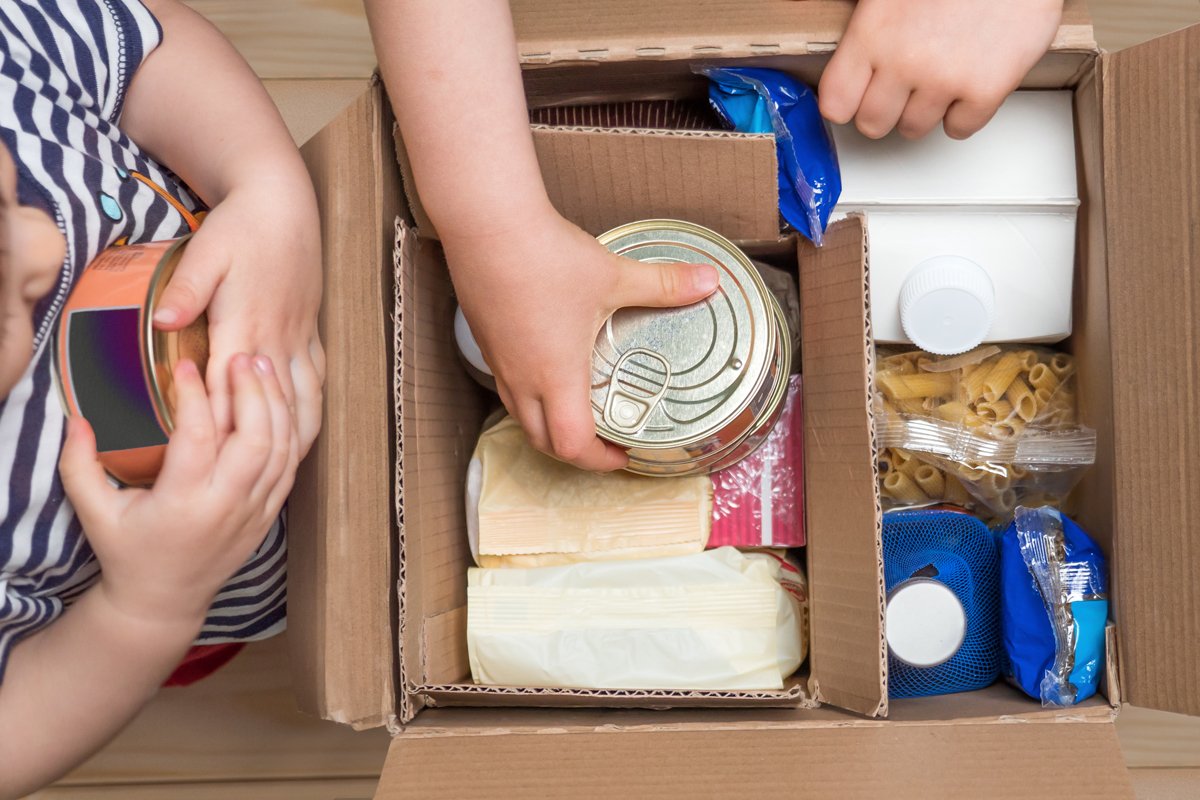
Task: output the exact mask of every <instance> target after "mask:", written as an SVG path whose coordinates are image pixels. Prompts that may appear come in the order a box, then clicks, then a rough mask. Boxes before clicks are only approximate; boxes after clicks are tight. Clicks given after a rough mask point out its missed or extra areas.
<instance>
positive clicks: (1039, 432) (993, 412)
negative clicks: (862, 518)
mask: <svg viewBox="0 0 1200 800" xmlns="http://www.w3.org/2000/svg"><path fill="white" fill-rule="evenodd" d="M875 388H876V392H875V435H876V445H877V446H878V448H879V450H880V465H879V466H880V482H881V486H880V488H881V493H882V495H883V499H884V504H885V506H886V507H889V508H894V507H912V506H925V505H934V504H938V503H952V504H955V505H959V506H962V507H964V508H966V509H968V510H971V511H974V512H976V513H978V514H979V515H980V516H982V517H984V518H985V519H988V520H989V521H990V522H993V523H1006V522H1007V521H1008V520H1009V519H1011V516H1012V511H1013V509H1014V508H1016V507H1017V505H1018V504H1021V505H1037V506H1041V505H1051V506H1062V505H1063V504H1064V503H1065V502H1066V500H1067V498H1068V496H1069V495H1070V493H1071V490H1072V489H1074V487H1075V484H1076V483H1077V482H1078V480H1079V478H1080V476H1081V475H1082V473H1083V470H1085V469H1086V468H1087V467H1088V466H1090V465H1091V464H1092V463H1093V462H1094V461H1095V459H1096V432H1095V431H1094V430H1092V429H1091V428H1088V427H1087V426H1085V425H1083V424H1081V423H1080V421H1079V412H1078V406H1077V402H1076V392H1075V360H1074V358H1073V357H1072V356H1070V355H1068V354H1066V353H1059V352H1055V351H1052V350H1048V349H1046V348H1037V347H1029V346H1025V345H1018V346H1012V345H1005V346H999V345H986V346H983V347H980V348H977V349H975V350H972V351H970V352H968V353H964V354H962V355H957V356H950V357H939V356H933V355H930V354H928V353H925V352H923V351H920V350H915V351H913V350H902V349H895V348H883V347H881V348H879V349H878V352H877V354H876V374H875Z"/></svg>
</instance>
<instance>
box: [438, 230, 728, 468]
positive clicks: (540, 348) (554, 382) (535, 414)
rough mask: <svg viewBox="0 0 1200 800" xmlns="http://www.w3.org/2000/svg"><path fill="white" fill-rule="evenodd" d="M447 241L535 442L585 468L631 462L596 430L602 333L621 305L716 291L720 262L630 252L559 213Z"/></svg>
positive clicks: (693, 298)
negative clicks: (594, 396)
mask: <svg viewBox="0 0 1200 800" xmlns="http://www.w3.org/2000/svg"><path fill="white" fill-rule="evenodd" d="M442 239H443V245H444V246H445V249H446V255H447V258H448V260H449V262H450V269H451V272H452V274H453V277H454V285H455V288H456V290H457V292H458V298H459V302H460V303H461V304H462V308H463V312H464V313H465V314H466V316H467V319H468V320H469V321H470V323H471V330H472V332H473V333H474V335H475V338H476V339H477V340H478V342H479V345H480V347H481V349H482V350H483V353H484V357H485V358H486V359H487V362H488V366H489V367H491V370H492V372H493V373H494V374H495V376H496V384H497V387H498V389H499V392H500V399H501V400H503V401H504V405H505V406H506V407H507V408H508V410H509V412H510V413H511V414H512V415H513V416H514V417H516V418H517V419H518V420H519V421H520V423H521V425H522V427H524V429H525V432H526V434H527V435H528V436H529V440H530V442H531V443H532V444H533V445H534V447H536V448H537V449H539V450H541V451H542V452H544V453H547V454H548V455H551V456H554V457H556V458H559V459H561V460H563V461H567V462H570V463H572V464H574V465H576V466H578V467H581V468H583V469H590V470H596V471H608V470H614V469H620V468H621V467H623V466H625V464H626V463H627V462H628V458H627V456H626V455H625V452H624V451H623V450H622V449H621V448H619V447H617V446H616V445H613V444H610V443H607V442H604V441H602V440H601V439H599V438H598V437H597V436H596V426H595V422H594V420H593V417H592V407H591V399H590V391H591V390H590V384H591V366H590V364H591V353H592V347H593V345H594V344H595V341H596V334H597V333H598V332H599V331H600V328H601V327H602V326H603V324H604V322H605V321H606V320H607V319H608V318H609V316H611V315H612V313H613V312H614V311H616V310H617V309H619V308H623V307H626V306H642V307H671V306H681V305H687V304H689V303H695V302H698V301H700V300H702V299H704V298H705V297H707V296H708V295H709V294H711V293H712V292H713V290H714V289H716V286H717V272H716V270H715V269H714V268H713V267H711V266H697V265H691V264H648V263H642V262H638V261H631V260H628V259H624V258H620V257H618V256H615V255H613V254H612V253H610V252H609V251H608V250H606V249H605V248H604V247H603V246H601V245H600V244H599V243H598V242H597V241H596V240H595V239H594V238H592V237H591V236H589V235H588V234H586V233H584V232H583V231H581V230H580V229H579V228H577V227H575V226H574V225H572V224H570V223H569V222H567V221H566V220H564V219H563V218H562V217H560V216H558V214H556V213H554V212H552V211H550V212H547V213H545V214H543V215H542V216H541V217H538V218H536V219H529V220H527V221H526V224H524V225H522V227H521V229H520V230H519V231H514V232H507V233H504V234H501V235H499V236H487V235H479V236H475V235H471V234H467V235H464V236H457V237H456V236H449V237H448V236H447V235H446V232H445V231H443V232H442Z"/></svg>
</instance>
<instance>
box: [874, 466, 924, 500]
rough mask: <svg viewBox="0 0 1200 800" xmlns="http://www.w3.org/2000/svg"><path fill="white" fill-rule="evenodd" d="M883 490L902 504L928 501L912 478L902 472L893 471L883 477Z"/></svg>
mask: <svg viewBox="0 0 1200 800" xmlns="http://www.w3.org/2000/svg"><path fill="white" fill-rule="evenodd" d="M883 490H884V491H885V492H887V493H888V494H889V495H891V496H892V497H893V498H894V499H895V500H897V501H899V502H901V503H903V504H904V505H912V506H917V505H922V504H924V503H928V502H929V498H928V497H926V496H925V493H924V492H922V491H921V488H920V487H919V486H917V484H916V483H915V482H914V481H913V479H912V478H910V477H909V476H908V475H905V474H904V473H902V472H893V473H892V474H890V475H888V476H887V477H886V478H884V479H883Z"/></svg>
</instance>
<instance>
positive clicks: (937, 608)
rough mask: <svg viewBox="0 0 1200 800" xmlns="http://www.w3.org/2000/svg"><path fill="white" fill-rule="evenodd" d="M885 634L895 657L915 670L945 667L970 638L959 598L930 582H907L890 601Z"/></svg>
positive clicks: (897, 589)
mask: <svg viewBox="0 0 1200 800" xmlns="http://www.w3.org/2000/svg"><path fill="white" fill-rule="evenodd" d="M884 631H885V636H886V638H887V645H888V649H889V650H890V651H891V653H892V655H893V656H894V657H895V658H897V659H899V660H900V661H903V662H904V663H905V664H908V665H909V666H912V667H922V668H926V667H936V666H938V665H939V664H945V663H946V662H947V661H949V660H950V659H952V658H954V655H955V654H956V653H957V652H958V651H959V648H961V647H962V645H963V641H964V640H965V639H966V636H967V614H966V612H965V611H963V607H962V603H961V602H959V600H958V596H957V595H955V594H954V592H953V591H952V590H951V589H950V587H948V586H946V585H945V584H943V583H939V582H938V581H935V580H932V579H930V578H914V579H912V580H909V581H905V582H904V583H902V584H900V585H899V586H897V587H896V588H895V590H893V591H892V593H891V595H890V596H889V597H888V602H887V609H886V611H885V614H884Z"/></svg>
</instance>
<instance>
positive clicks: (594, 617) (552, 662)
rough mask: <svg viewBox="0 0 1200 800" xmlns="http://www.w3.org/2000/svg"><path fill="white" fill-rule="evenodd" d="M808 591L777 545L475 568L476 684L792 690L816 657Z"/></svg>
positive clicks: (471, 599)
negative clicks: (809, 631) (809, 640)
mask: <svg viewBox="0 0 1200 800" xmlns="http://www.w3.org/2000/svg"><path fill="white" fill-rule="evenodd" d="M806 613H807V591H806V584H805V582H804V575H803V573H802V572H800V570H799V568H798V567H796V566H794V565H792V564H791V563H790V562H788V561H786V560H784V559H783V558H781V557H779V556H777V555H775V554H774V553H765V552H755V553H741V552H739V551H737V550H735V549H734V548H732V547H722V548H720V549H718V550H707V551H705V552H703V553H697V554H695V555H689V556H676V557H673V558H655V559H642V560H635V561H607V562H596V563H587V564H573V565H571V566H566V567H543V568H540V569H472V570H470V571H469V572H468V573H467V653H468V656H469V659H470V663H471V676H472V677H473V678H474V680H475V681H476V683H481V684H492V685H501V686H539V687H548V688H572V689H646V690H652V689H664V690H668V689H681V690H686V689H714V690H735V689H740V690H771V689H782V688H783V686H784V681H785V680H786V679H787V678H788V677H789V676H790V675H791V674H792V673H793V672H795V671H796V669H798V668H799V666H800V664H801V663H802V662H803V661H804V655H805V642H806V625H807V617H806Z"/></svg>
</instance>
